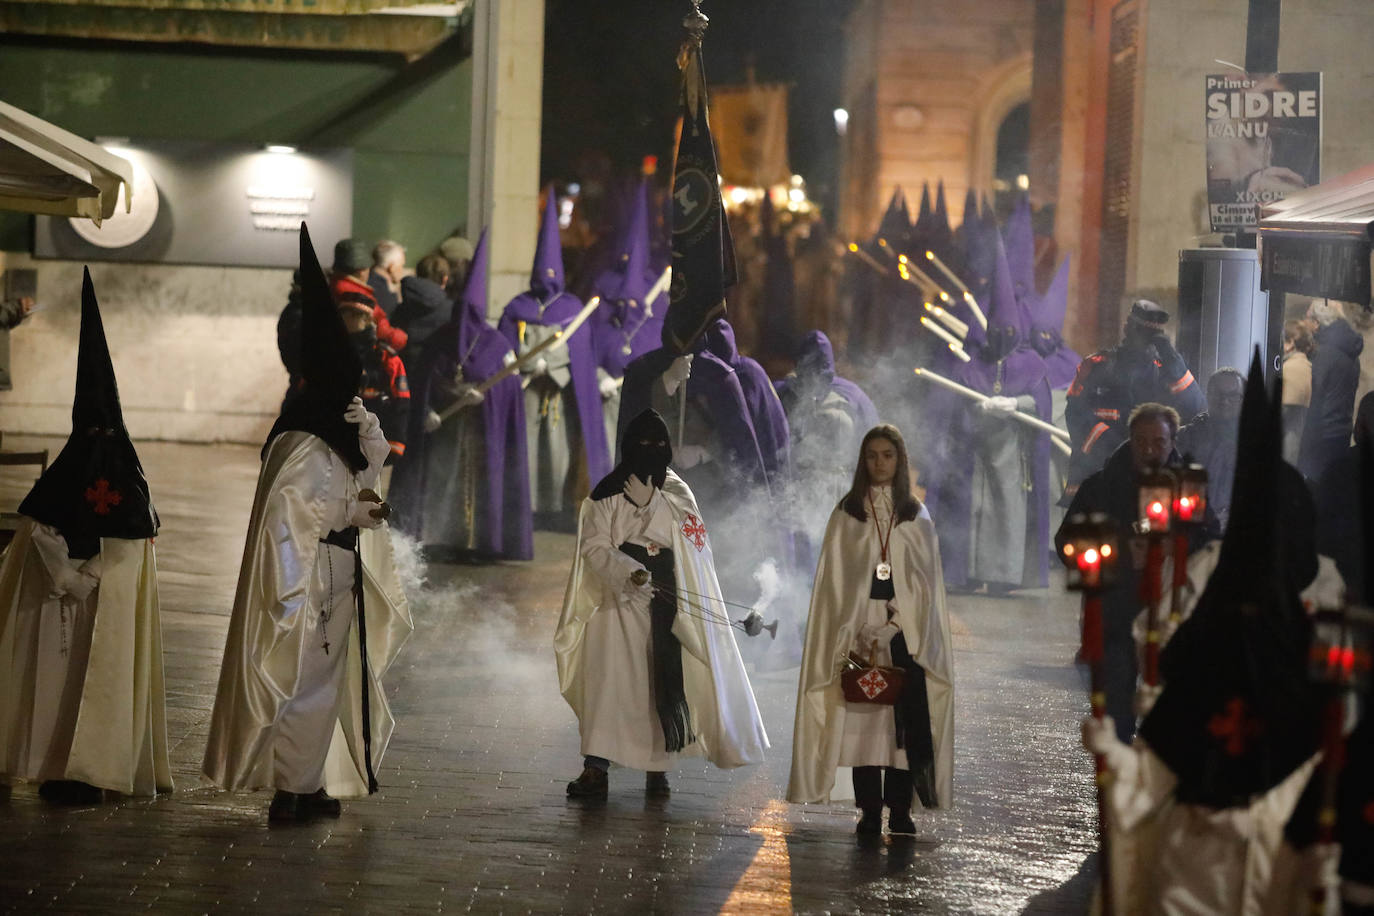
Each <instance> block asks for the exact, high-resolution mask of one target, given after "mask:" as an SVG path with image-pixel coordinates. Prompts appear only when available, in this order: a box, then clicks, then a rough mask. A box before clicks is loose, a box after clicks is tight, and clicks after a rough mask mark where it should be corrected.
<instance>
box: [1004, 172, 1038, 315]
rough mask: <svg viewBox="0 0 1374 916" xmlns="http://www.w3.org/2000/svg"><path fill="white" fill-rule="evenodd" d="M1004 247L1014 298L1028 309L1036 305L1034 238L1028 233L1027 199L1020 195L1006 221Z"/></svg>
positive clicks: (1028, 203) (1028, 200)
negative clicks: (1014, 293)
mask: <svg viewBox="0 0 1374 916" xmlns="http://www.w3.org/2000/svg"><path fill="white" fill-rule="evenodd" d="M1003 238H1004V240H1005V242H1006V246H1007V265H1008V266H1009V267H1010V268H1011V284H1012V288H1013V289H1014V290H1015V291H1016V298H1017V299H1018V300H1020V301H1021V302H1022V304H1023V305H1024V306H1025V307H1026V308H1027V309H1031V308H1033V303H1034V302H1035V236H1034V234H1033V233H1032V231H1031V212H1030V198H1028V197H1027V196H1026V195H1024V194H1023V195H1021V197H1020V199H1019V200H1017V201H1016V209H1014V210H1012V212H1011V219H1009V220H1007V228H1006V230H1005V232H1004V234H1003Z"/></svg>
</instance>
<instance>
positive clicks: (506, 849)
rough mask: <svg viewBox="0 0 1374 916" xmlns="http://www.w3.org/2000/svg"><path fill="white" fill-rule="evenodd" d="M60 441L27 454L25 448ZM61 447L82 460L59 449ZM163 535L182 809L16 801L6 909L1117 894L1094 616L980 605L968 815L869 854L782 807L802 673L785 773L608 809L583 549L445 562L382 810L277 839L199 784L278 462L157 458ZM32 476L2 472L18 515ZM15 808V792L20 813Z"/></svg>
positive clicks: (943, 899)
mask: <svg viewBox="0 0 1374 916" xmlns="http://www.w3.org/2000/svg"><path fill="white" fill-rule="evenodd" d="M35 441H38V440H24V439H22V438H20V437H13V438H10V437H7V439H6V443H5V444H6V447H7V448H22V447H25V446H26V445H29V444H31V443H33V442H35ZM38 444H40V445H46V446H48V447H50V448H53V449H56V448H60V446H61V443H60V442H58V441H54V440H44V441H38ZM139 453H140V456H141V457H142V459H143V462H144V465H145V467H146V469H147V472H148V476H149V479H150V481H151V484H152V488H153V496H154V500H155V502H156V505H157V508H158V511H159V512H160V514H161V516H162V522H163V528H162V532H161V535H160V536H159V538H158V544H157V550H158V573H159V583H160V589H161V600H162V624H163V646H164V653H165V667H166V675H167V691H168V692H167V705H168V709H167V721H168V729H169V737H170V739H171V743H172V763H173V769H174V775H175V778H176V783H177V790H176V792H175V793H173V794H171V795H165V796H162V797H159V798H157V799H120V800H118V801H113V802H108V801H107V802H106V803H105V804H103V805H100V806H97V807H88V808H75V809H58V808H53V807H50V806H48V805H46V804H44V803H43V802H41V801H40V800H39V799H38V797H37V794H36V791H35V788H34V787H32V786H27V785H21V786H16V787H15V788H14V789H13V791H12V793H11V794H10V797H9V798H8V800H4V799H3V797H0V824H2V825H3V826H2V827H0V911H3V912H15V913H29V912H41V911H53V912H63V913H76V912H97V911H98V912H110V911H129V910H148V911H153V912H160V913H199V912H234V911H250V910H256V911H270V912H280V913H290V912H310V913H330V912H341V913H360V912H375V913H397V912H416V913H420V912H431V913H438V912H464V911H471V912H484V913H485V912H491V913H497V912H506V913H522V912H535V913H559V912H566V913H583V912H606V913H646V912H664V913H713V912H738V913H787V912H797V913H822V912H840V913H857V912H862V913H890V912H922V913H925V912H929V913H960V914H962V913H971V914H973V913H1021V912H1027V913H1081V912H1084V911H1085V909H1086V907H1087V899H1088V896H1089V894H1090V892H1091V886H1090V885H1091V882H1092V877H1093V867H1092V864H1091V863H1092V857H1091V855H1090V853H1091V849H1092V848H1093V845H1094V838H1093V797H1092V786H1091V776H1090V774H1091V764H1090V762H1089V760H1088V758H1087V757H1086V756H1085V755H1084V754H1083V752H1082V750H1081V749H1080V748H1079V747H1078V742H1077V734H1078V726H1077V723H1078V720H1079V718H1080V717H1081V716H1082V715H1083V712H1084V710H1085V707H1086V697H1085V695H1084V693H1083V690H1082V687H1081V685H1080V682H1079V678H1078V675H1077V673H1076V671H1075V670H1074V669H1073V667H1072V665H1071V664H1070V659H1071V658H1072V655H1073V652H1074V649H1075V647H1076V638H1077V634H1076V605H1075V602H1074V601H1073V600H1072V599H1071V598H1067V597H1065V596H1063V595H1062V594H1061V593H1060V592H1059V590H1058V589H1057V588H1054V589H1051V592H1050V596H1049V597H1047V596H1046V595H1045V593H1043V592H1039V593H1037V592H1031V593H1027V595H1028V596H1018V597H1015V598H1010V599H993V598H979V597H972V596H955V597H953V598H952V601H951V609H952V612H953V617H954V624H955V631H956V632H955V649H956V662H955V672H956V687H955V690H956V694H955V704H956V726H955V727H956V733H955V773H954V776H955V794H956V801H957V804H956V807H954V808H953V809H951V810H949V811H947V812H936V813H925V814H922V815H919V816H918V817H917V819H916V824H917V833H918V836H917V838H916V839H915V841H914V842H903V841H897V842H893V841H891V840H884V841H878V842H873V843H869V844H860V843H859V842H858V841H856V838H855V836H854V833H853V829H854V823H855V820H856V813H855V811H854V809H852V808H850V807H845V806H842V805H836V806H833V807H821V806H806V807H802V806H794V805H788V804H787V803H785V802H784V801H783V800H782V794H783V792H784V790H785V788H786V782H787V770H788V762H789V759H790V754H791V725H792V712H793V702H794V698H795V692H796V669H795V668H793V669H788V670H785V671H779V672H771V673H760V674H755V675H753V682H754V688H755V691H756V693H757V695H758V699H759V705H760V707H761V709H762V711H763V715H764V719H765V722H766V723H767V726H768V731H769V736H770V738H771V739H772V742H773V749H772V752H771V754H770V756H769V759H768V761H767V762H766V763H765V764H764V765H763V766H760V767H752V768H745V769H741V770H734V771H728V772H726V771H720V770H715V769H710V768H708V767H707V766H706V765H705V764H703V763H701V762H699V761H697V760H692V759H688V760H685V761H684V762H683V763H682V765H681V766H680V767H679V768H678V770H677V772H676V773H675V774H673V775H672V776H671V779H672V789H673V792H672V797H671V798H670V799H668V800H666V801H653V800H648V799H646V798H645V797H644V794H643V776H642V774H640V773H637V772H633V771H627V770H619V769H616V770H613V771H612V773H611V794H610V798H609V800H608V801H606V802H604V803H594V804H585V803H582V804H579V803H574V802H570V801H568V800H567V799H566V798H565V797H564V785H565V784H566V782H567V781H568V780H569V779H571V778H572V777H574V776H575V775H576V774H577V772H578V771H579V770H580V764H581V761H580V759H579V757H578V753H577V751H578V739H577V725H576V721H575V719H574V718H573V716H572V713H571V711H570V710H569V709H568V708H567V706H566V704H564V702H563V700H562V698H561V697H560V696H559V695H558V689H557V679H556V672H555V667H554V660H553V651H552V644H551V641H552V635H553V629H554V625H555V623H556V621H557V616H558V609H559V605H560V603H561V600H562V591H563V585H564V581H565V579H566V574H567V568H568V564H569V559H570V556H571V551H572V544H573V539H572V538H571V537H570V536H567V535H553V534H542V533H541V534H538V535H536V552H537V555H538V557H539V559H538V560H537V561H536V562H534V563H530V564H509V565H498V566H487V567H476V566H435V567H431V568H430V569H429V570H428V582H427V583H426V585H425V587H424V588H423V589H422V590H420V591H418V593H414V598H413V604H412V609H413V612H414V616H415V621H416V632H415V635H414V637H413V639H412V640H411V642H410V643H409V645H408V646H407V647H406V649H405V650H404V651H403V653H402V655H401V658H400V660H399V661H398V662H397V664H396V666H395V667H394V668H393V669H392V671H391V673H390V675H389V676H388V678H387V690H388V693H389V694H390V695H391V697H392V708H393V711H394V712H395V714H396V718H397V729H396V735H395V737H394V739H393V741H392V744H391V748H390V750H389V751H388V753H387V755H386V758H385V760H384V762H383V766H382V768H381V771H380V772H379V773H378V778H379V779H380V781H381V783H382V790H381V792H380V793H379V794H377V795H375V796H373V797H371V798H368V799H360V800H354V801H345V803H344V813H343V816H342V817H341V818H340V819H339V820H337V821H326V822H322V823H316V824H310V825H304V826H293V827H290V828H274V829H270V830H269V829H268V827H267V823H266V807H267V801H268V793H265V792H264V793H258V794H244V795H236V794H229V793H222V792H219V791H217V790H215V789H214V788H212V787H210V786H208V785H207V784H205V783H204V782H203V781H202V780H201V778H200V777H199V767H200V758H201V754H202V753H203V751H204V745H205V736H206V731H207V728H208V721H209V716H210V707H211V703H212V699H213V691H214V685H215V678H216V676H217V674H218V670H219V660H220V655H221V652H222V651H223V646H224V634H225V630H226V629H227V626H228V612H229V608H230V605H231V603H232V598H233V590H234V581H235V577H236V575H237V571H238V565H239V559H240V555H241V552H242V549H243V537H244V531H245V529H246V526H247V517H248V512H249V508H250V504H251V500H252V495H253V488H254V483H255V480H256V477H257V467H258V463H257V450H256V449H253V448H248V447H243V446H190V445H167V444H144V445H140V446H139ZM28 485H29V482H28V481H26V480H24V479H23V478H21V477H17V476H15V475H14V474H7V475H5V476H0V497H3V500H4V503H5V505H7V506H9V505H13V504H14V503H15V502H17V500H18V497H19V496H21V495H22V493H23V492H24V491H25V490H26V489H27V487H28ZM2 791H3V790H2V789H0V792H2Z"/></svg>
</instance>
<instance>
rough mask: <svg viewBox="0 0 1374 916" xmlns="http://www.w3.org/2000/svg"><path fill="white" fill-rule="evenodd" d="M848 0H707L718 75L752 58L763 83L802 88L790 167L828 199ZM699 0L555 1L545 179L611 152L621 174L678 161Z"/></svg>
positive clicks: (732, 75)
mask: <svg viewBox="0 0 1374 916" xmlns="http://www.w3.org/2000/svg"><path fill="white" fill-rule="evenodd" d="M848 8H849V0H704V2H703V3H702V12H704V13H705V14H706V15H707V16H709V17H710V19H711V26H710V28H709V29H708V30H707V32H706V39H705V42H704V44H703V48H704V56H705V61H706V76H707V80H708V81H709V82H710V83H712V84H725V83H738V82H743V81H744V74H745V65H746V61H747V60H748V59H749V57H750V56H752V57H753V60H754V65H755V75H756V78H757V79H758V80H759V81H760V82H774V81H781V82H788V83H791V84H792V93H791V104H790V111H789V120H790V136H789V146H790V150H791V164H792V168H793V170H794V171H796V172H800V173H801V174H803V175H805V176H806V178H807V180H808V182H809V183H810V185H811V191H812V196H813V197H815V196H819V197H821V198H822V199H823V200H824V198H825V197H827V196H828V195H827V194H826V190H825V188H824V187H822V186H823V185H825V184H827V183H829V182H833V181H834V178H835V169H836V167H837V165H836V162H837V152H838V145H837V138H836V136H835V127H834V118H833V114H832V112H833V111H834V109H835V108H836V107H837V106H838V105H839V100H840V64H841V57H840V55H841V51H842V32H841V25H842V23H843V19H844V14H845V12H846V11H847V10H848ZM690 10H691V4H690V2H688V0H547V5H546V11H545V32H544V131H543V134H544V140H543V150H542V169H541V171H542V173H543V177H544V178H545V179H564V180H575V179H577V178H579V177H581V176H580V174H579V173H580V172H581V171H582V170H583V166H582V162H583V161H584V160H583V158H582V157H583V155H584V154H585V153H587V152H588V151H595V150H600V151H603V152H605V153H606V154H607V155H608V156H609V157H610V158H611V160H612V162H613V163H614V165H615V167H616V170H617V171H618V172H620V173H621V174H628V173H632V172H633V171H634V170H635V169H636V168H637V166H638V163H639V160H640V157H641V156H643V155H645V154H647V153H653V154H656V155H658V156H659V161H660V162H661V163H663V164H664V166H665V167H666V164H667V162H668V161H670V159H671V149H670V145H671V142H672V130H673V120H674V118H675V117H676V114H677V87H678V72H677V66H676V63H675V57H676V54H677V48H678V45H679V43H680V42H681V38H682V34H683V33H682V19H683V17H684V16H685V15H686V14H687V13H688V12H690Z"/></svg>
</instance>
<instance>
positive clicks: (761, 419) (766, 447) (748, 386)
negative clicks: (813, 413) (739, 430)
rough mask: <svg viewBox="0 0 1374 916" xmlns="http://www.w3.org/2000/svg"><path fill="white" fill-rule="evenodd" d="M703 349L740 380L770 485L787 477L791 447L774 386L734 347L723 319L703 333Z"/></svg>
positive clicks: (783, 413)
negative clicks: (727, 366) (704, 337)
mask: <svg viewBox="0 0 1374 916" xmlns="http://www.w3.org/2000/svg"><path fill="white" fill-rule="evenodd" d="M706 349H707V350H709V351H710V352H711V353H714V354H715V355H716V356H717V357H718V358H719V359H720V360H721V361H722V362H724V363H725V364H726V365H729V366H731V367H733V368H734V370H735V374H736V376H738V378H739V385H740V391H742V392H743V394H744V403H745V405H746V406H747V408H748V410H749V421H750V423H752V424H753V427H754V436H755V438H756V440H757V441H758V444H759V454H760V455H761V456H762V457H763V467H764V470H765V471H766V472H767V474H768V480H769V483H770V484H772V482H773V478H774V477H776V476H778V475H780V474H786V473H787V467H788V464H789V463H790V462H789V456H790V454H791V447H792V446H791V439H790V436H789V434H788V431H787V414H786V413H785V412H784V411H783V409H782V402H781V401H779V400H778V394H777V392H776V391H774V390H773V383H772V381H771V380H769V378H768V373H767V372H765V371H764V369H763V367H762V366H760V365H759V364H758V363H757V362H755V361H754V360H752V359H750V358H749V357H747V356H741V355H740V352H739V349H738V348H737V347H736V346H735V329H734V328H732V327H730V323H729V322H728V321H726V320H725V319H724V318H718V319H716V323H715V324H713V325H712V326H711V327H709V328H707V329H706ZM694 368H695V367H694Z"/></svg>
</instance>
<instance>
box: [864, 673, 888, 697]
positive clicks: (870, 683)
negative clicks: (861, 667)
mask: <svg viewBox="0 0 1374 916" xmlns="http://www.w3.org/2000/svg"><path fill="white" fill-rule="evenodd" d="M859 687H860V689H862V690H863V692H864V696H866V697H868V698H869V699H870V700H871V699H873V698H874V697H876V696H877V695H878V694H880V693H882V692H883V691H884V690H886V689H887V678H885V677H883V675H882V672H881V671H879V670H878V669H877V668H870V669H868V673H867V674H865V675H864V676H863V677H861V678H859Z"/></svg>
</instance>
